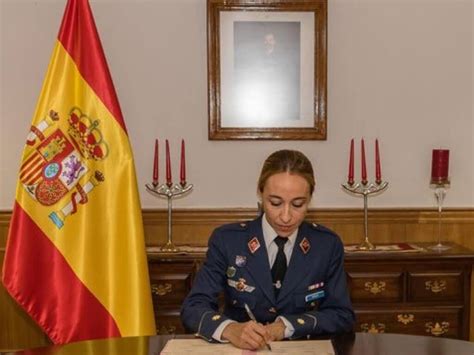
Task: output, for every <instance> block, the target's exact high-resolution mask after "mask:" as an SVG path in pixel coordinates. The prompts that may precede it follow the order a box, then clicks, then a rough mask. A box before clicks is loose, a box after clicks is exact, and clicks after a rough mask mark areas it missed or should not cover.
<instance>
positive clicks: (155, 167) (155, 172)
mask: <svg viewBox="0 0 474 355" xmlns="http://www.w3.org/2000/svg"><path fill="white" fill-rule="evenodd" d="M157 185H158V139H155V157H154V159H153V186H157Z"/></svg>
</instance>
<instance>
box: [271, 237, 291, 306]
mask: <svg viewBox="0 0 474 355" xmlns="http://www.w3.org/2000/svg"><path fill="white" fill-rule="evenodd" d="M287 241H288V238H282V237H276V238H275V243H276V245H277V246H278V253H277V255H276V258H275V261H274V263H273V266H272V280H273V288H274V290H275V296H277V297H278V293H279V292H280V288H281V285H282V283H283V279H284V278H285V273H286V255H285V252H284V250H283V249H284V248H285V243H286V242H287Z"/></svg>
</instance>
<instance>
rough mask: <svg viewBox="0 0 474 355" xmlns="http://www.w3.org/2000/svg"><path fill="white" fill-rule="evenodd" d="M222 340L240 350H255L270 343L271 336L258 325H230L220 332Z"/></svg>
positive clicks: (249, 322) (252, 323)
mask: <svg viewBox="0 0 474 355" xmlns="http://www.w3.org/2000/svg"><path fill="white" fill-rule="evenodd" d="M221 337H222V339H223V340H228V341H230V342H231V343H232V344H233V345H234V346H236V347H238V348H240V349H247V350H256V349H260V348H262V347H264V346H265V344H267V343H269V342H270V341H271V335H270V333H269V332H268V331H267V329H266V328H265V327H264V326H263V325H262V324H260V323H257V322H254V321H248V322H245V323H230V324H229V325H227V326H226V327H225V328H224V331H223V332H222V336H221Z"/></svg>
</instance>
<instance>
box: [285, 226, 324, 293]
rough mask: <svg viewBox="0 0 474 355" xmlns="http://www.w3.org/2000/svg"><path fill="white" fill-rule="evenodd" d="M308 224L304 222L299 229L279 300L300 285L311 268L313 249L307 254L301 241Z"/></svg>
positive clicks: (312, 246)
mask: <svg viewBox="0 0 474 355" xmlns="http://www.w3.org/2000/svg"><path fill="white" fill-rule="evenodd" d="M306 228H307V224H306V223H302V224H301V225H300V228H299V230H298V235H297V237H296V241H295V245H294V247H293V253H292V254H291V259H290V264H289V265H288V270H287V271H286V275H285V280H284V282H283V285H282V287H281V290H280V294H279V295H278V300H282V299H283V298H285V297H286V296H287V295H288V294H290V293H291V291H292V290H293V289H294V288H295V287H296V286H298V284H299V283H300V282H301V281H302V279H304V278H305V277H306V276H307V274H308V272H309V271H310V269H311V263H310V262H309V261H310V260H309V258H308V255H310V254H311V250H310V251H309V252H308V253H307V254H305V253H303V250H302V249H301V247H300V243H301V241H302V240H303V238H304V237H305V233H306ZM314 247H315V246H314V245H311V248H314Z"/></svg>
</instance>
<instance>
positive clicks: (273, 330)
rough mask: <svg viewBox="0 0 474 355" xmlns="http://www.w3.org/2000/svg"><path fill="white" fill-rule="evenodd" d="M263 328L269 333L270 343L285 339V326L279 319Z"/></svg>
mask: <svg viewBox="0 0 474 355" xmlns="http://www.w3.org/2000/svg"><path fill="white" fill-rule="evenodd" d="M265 328H266V329H267V331H268V332H269V333H270V336H271V338H272V341H278V340H282V339H283V338H284V337H285V329H286V326H285V323H283V321H282V320H281V319H278V320H276V321H275V322H273V323H270V324H267V325H265Z"/></svg>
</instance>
